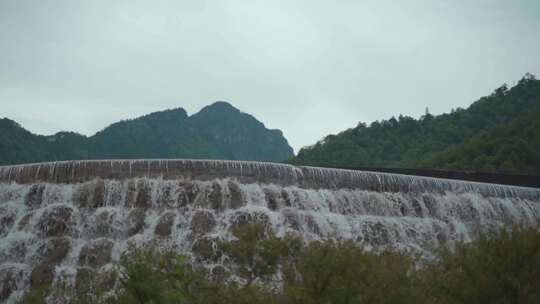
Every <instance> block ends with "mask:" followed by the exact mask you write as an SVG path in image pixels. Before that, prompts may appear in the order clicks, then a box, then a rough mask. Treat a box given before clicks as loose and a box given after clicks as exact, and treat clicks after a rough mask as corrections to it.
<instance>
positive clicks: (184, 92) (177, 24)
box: [0, 0, 540, 150]
mask: <svg viewBox="0 0 540 304" xmlns="http://www.w3.org/2000/svg"><path fill="white" fill-rule="evenodd" d="M396 2H397V3H396ZM537 3H538V2H536V1H513V2H508V1H503V0H493V1H427V0H426V1H347V0H343V1H315V0H311V1H284V0H277V1H258V0H250V1H247V0H246V1H237V0H235V1H232V0H230V1H227V0H224V1H104V0H102V1H67V0H58V1H37V2H36V1H28V0H4V1H2V2H0V106H1V108H2V115H4V116H7V117H10V118H13V119H17V118H21V120H24V124H25V127H27V128H29V129H30V130H32V131H34V132H37V133H53V132H56V131H59V130H60V129H63V130H75V131H78V132H81V133H84V134H87V135H91V134H92V133H94V132H96V131H98V130H99V129H101V128H103V127H105V126H106V125H107V124H109V123H112V122H115V121H117V120H120V119H125V118H131V117H136V116H139V115H142V114H145V113H148V112H151V111H157V110H162V109H166V108H173V107H178V106H181V107H184V108H186V110H187V111H188V112H189V113H194V112H196V111H198V110H199V109H200V108H202V107H203V106H205V105H207V104H210V103H212V102H214V101H216V100H227V101H229V102H231V103H232V104H234V105H235V106H236V107H238V108H239V109H241V110H243V111H244V112H248V113H251V114H253V115H254V116H255V117H257V118H258V119H259V120H261V121H263V122H264V123H265V124H266V126H267V127H271V128H279V129H282V130H283V132H284V134H285V136H286V137H287V138H288V139H289V142H290V143H291V144H292V145H293V147H294V148H295V150H298V149H299V148H300V147H301V146H303V145H309V144H312V143H314V142H315V141H317V140H318V139H320V138H322V137H323V136H325V135H327V134H329V133H335V132H338V131H340V130H344V129H346V128H349V127H353V126H355V125H356V124H357V123H358V121H367V122H370V121H373V120H376V119H382V118H388V117H390V116H392V115H398V114H408V115H412V116H419V115H421V114H422V113H423V112H424V109H425V108H426V106H429V108H430V110H431V112H432V113H441V112H447V111H449V110H450V109H451V108H455V107H457V106H461V107H465V106H467V105H468V104H470V103H471V102H473V101H474V100H476V99H477V98H478V97H480V96H482V95H485V94H488V93H490V91H491V90H492V89H494V88H495V87H497V86H499V85H500V84H502V83H503V82H508V83H509V84H512V82H513V81H515V80H517V79H519V78H520V77H521V76H522V75H523V74H524V73H525V72H532V73H536V74H538V73H540V61H539V60H538V59H537V56H538V54H540V39H538V37H537V36H538V33H539V32H540V6H539V5H538V4H537ZM21 122H23V121H21Z"/></svg>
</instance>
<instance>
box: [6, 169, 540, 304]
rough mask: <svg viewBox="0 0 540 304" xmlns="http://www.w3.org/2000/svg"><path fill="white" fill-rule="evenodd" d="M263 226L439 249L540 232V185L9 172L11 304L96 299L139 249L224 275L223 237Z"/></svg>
mask: <svg viewBox="0 0 540 304" xmlns="http://www.w3.org/2000/svg"><path fill="white" fill-rule="evenodd" d="M252 219H256V220H258V221H261V222H263V223H265V224H266V225H268V226H269V227H271V229H272V230H273V231H274V232H275V233H276V234H277V235H278V236H279V235H283V234H285V233H286V232H290V231H292V232H296V233H299V234H300V235H301V236H302V238H303V239H304V240H306V241H309V240H317V239H322V238H328V237H335V238H342V239H351V240H354V241H355V242H357V243H359V244H362V245H364V246H366V247H368V248H369V247H377V246H395V247H397V248H402V249H404V250H417V251H420V252H429V251H430V250H431V249H432V248H434V246H437V245H438V244H441V243H448V242H449V243H452V242H455V241H457V240H465V241H468V240H471V239H473V238H474V237H475V235H476V234H477V233H478V232H481V231H486V230H489V229H494V228H498V227H502V226H505V225H513V224H521V225H528V226H535V227H538V225H539V224H540V189H535V188H525V187H515V186H504V185H495V184H487V183H477V182H464V181H457V180H447V179H439V178H429V177H418V176H409V175H400V174H389V173H377V172H367V171H353V170H341V169H327V168H317V167H302V166H292V165H286V164H276V163H265V162H246V161H221V160H187V159H186V160H94V161H63V162H51V163H41V164H27V165H16V166H4V167H0V302H7V303H15V302H16V301H17V300H18V299H20V298H21V297H22V295H23V294H24V293H25V291H27V290H28V289H29V288H31V286H33V285H35V284H37V282H49V283H50V284H53V285H54V286H57V287H58V286H65V288H68V289H70V290H73V291H74V292H81V293H91V292H92V290H94V289H96V288H99V286H98V285H100V284H101V285H103V286H106V285H107V284H108V283H110V282H107V280H102V279H100V280H92V279H88V278H92V277H93V276H94V275H95V274H97V273H100V274H103V273H107V272H109V271H111V267H112V265H113V263H114V262H115V261H116V260H118V259H119V257H120V256H121V255H122V253H124V252H126V250H128V249H129V248H131V246H135V247H149V246H152V248H159V249H161V250H174V251H176V252H178V253H181V254H187V255H189V256H191V257H192V261H193V262H194V263H199V264H201V265H204V266H205V267H207V268H208V269H209V271H210V273H212V272H219V270H220V269H222V268H223V267H224V259H225V258H226V257H224V255H223V253H222V252H221V251H220V248H219V246H217V244H218V243H219V242H217V241H218V240H221V239H230V238H231V234H230V228H231V227H233V226H235V225H238V224H241V223H244V222H246V221H249V220H252ZM82 282H84V283H82ZM109 287H110V286H109ZM47 301H48V302H49V303H62V302H63V301H64V302H65V301H67V300H66V299H60V298H58V297H56V296H55V295H49V296H48V298H47Z"/></svg>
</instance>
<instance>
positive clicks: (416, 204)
mask: <svg viewBox="0 0 540 304" xmlns="http://www.w3.org/2000/svg"><path fill="white" fill-rule="evenodd" d="M411 205H412V208H413V210H414V215H415V216H417V217H422V216H423V213H424V212H423V210H422V205H420V202H419V201H418V200H417V199H415V198H413V199H412V200H411Z"/></svg>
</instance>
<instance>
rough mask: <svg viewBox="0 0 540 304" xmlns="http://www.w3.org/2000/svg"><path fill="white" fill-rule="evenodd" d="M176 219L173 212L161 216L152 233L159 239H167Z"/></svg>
mask: <svg viewBox="0 0 540 304" xmlns="http://www.w3.org/2000/svg"><path fill="white" fill-rule="evenodd" d="M175 218H176V213H175V212H173V211H168V212H166V213H165V214H163V215H162V216H161V217H160V218H159V220H158V223H157V225H156V230H155V231H154V232H155V234H156V235H158V236H161V237H167V236H169V235H171V232H172V225H173V223H174V219H175Z"/></svg>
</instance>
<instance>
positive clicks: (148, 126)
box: [0, 102, 293, 164]
mask: <svg viewBox="0 0 540 304" xmlns="http://www.w3.org/2000/svg"><path fill="white" fill-rule="evenodd" d="M291 156H293V150H292V148H291V147H290V146H289V144H288V143H287V140H286V139H285V138H284V136H283V133H282V132H281V131H280V130H269V129H267V128H266V127H265V126H264V124H262V123H261V122H259V121H258V120H257V119H256V118H255V117H253V116H251V115H249V114H246V113H243V112H241V111H240V110H238V109H236V108H235V107H233V106H232V105H230V104H229V103H226V102H216V103H214V104H212V105H209V106H207V107H205V108H203V109H202V110H201V111H200V112H199V113H196V114H194V115H192V116H188V114H187V113H186V111H185V110H184V109H182V108H177V109H171V110H165V111H161V112H155V113H151V114H148V115H145V116H141V117H139V118H135V119H131V120H125V121H120V122H117V123H114V124H112V125H110V126H108V127H106V128H105V129H103V130H101V131H99V132H97V133H96V134H95V135H93V136H91V137H86V136H84V135H81V134H77V133H73V132H60V133H57V134H55V135H52V136H43V135H36V134H33V133H31V132H29V131H27V130H25V129H24V128H23V127H22V126H20V125H19V124H17V123H16V122H14V121H12V120H10V119H7V118H4V119H1V120H0V164H15V163H29V162H41V161H50V160H73V159H118V158H214V159H233V160H237V159H242V160H261V161H283V160H285V159H287V158H290V157H291Z"/></svg>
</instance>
